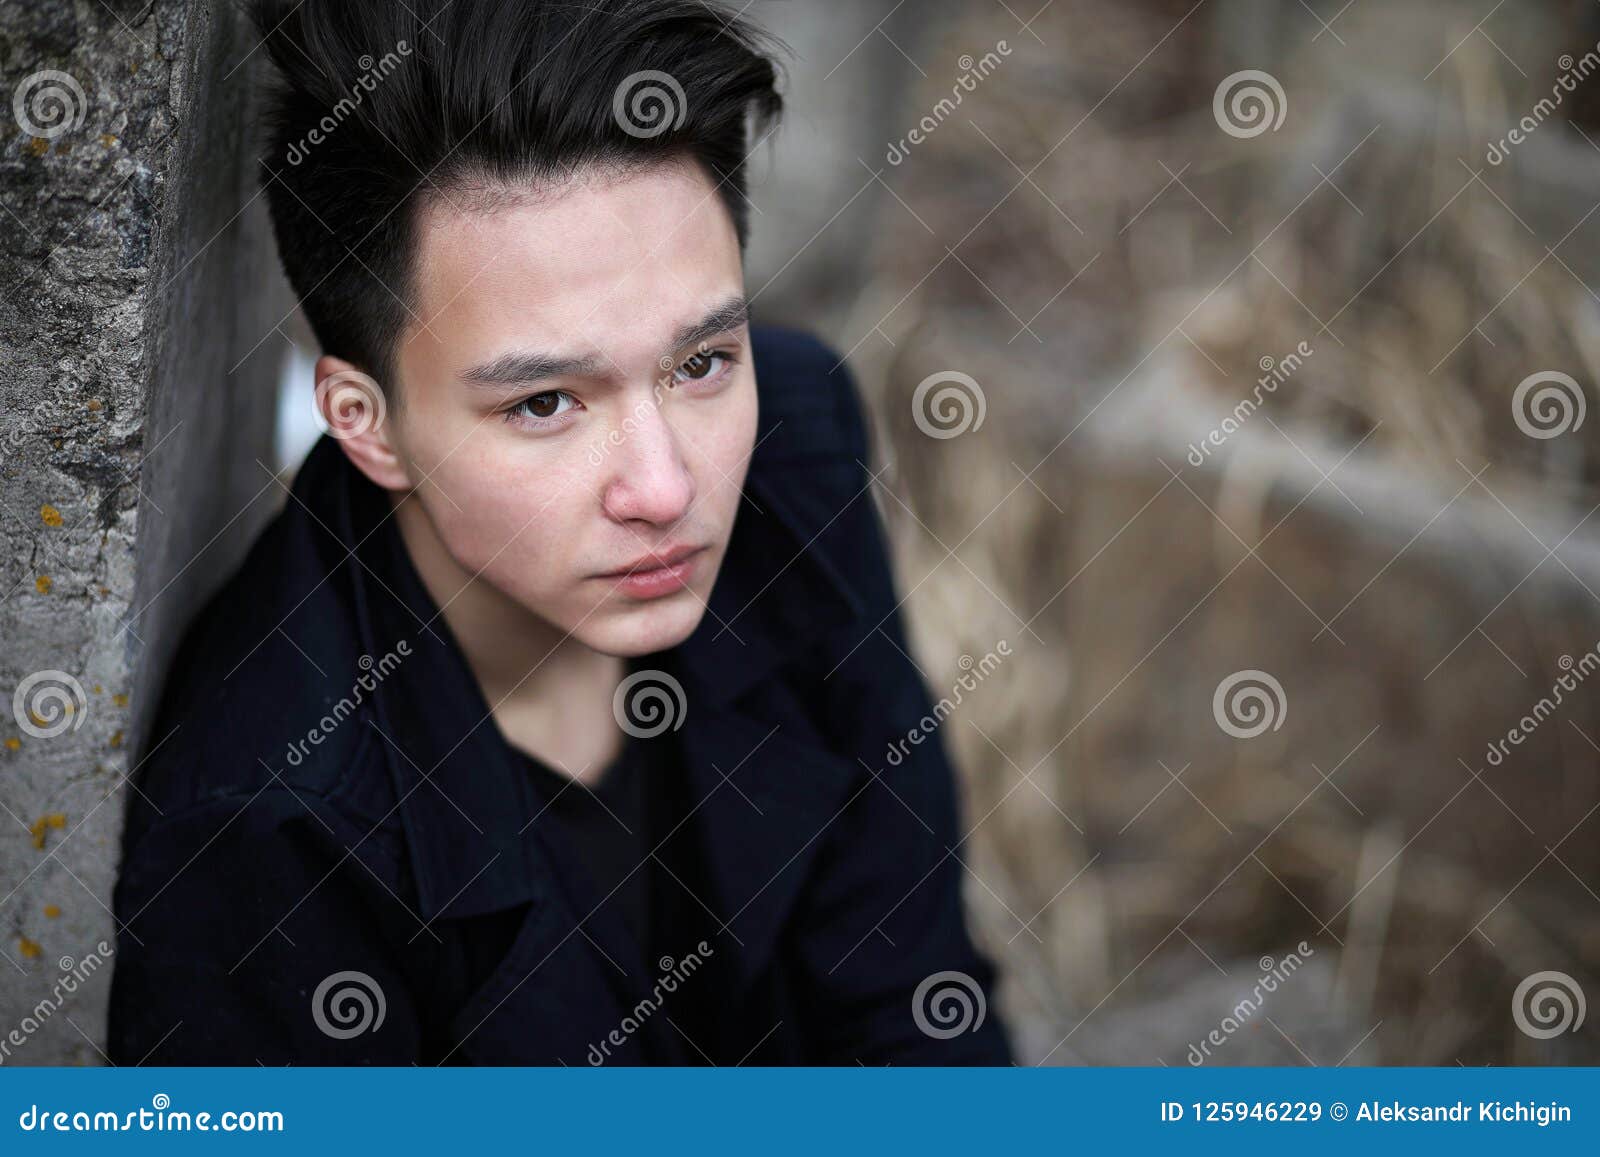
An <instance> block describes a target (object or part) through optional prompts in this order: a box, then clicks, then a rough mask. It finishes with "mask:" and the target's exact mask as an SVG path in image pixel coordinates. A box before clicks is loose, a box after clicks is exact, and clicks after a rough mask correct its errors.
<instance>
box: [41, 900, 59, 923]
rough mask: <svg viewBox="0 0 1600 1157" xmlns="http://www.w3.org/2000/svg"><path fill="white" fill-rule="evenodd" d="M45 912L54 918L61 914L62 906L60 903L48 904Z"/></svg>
mask: <svg viewBox="0 0 1600 1157" xmlns="http://www.w3.org/2000/svg"><path fill="white" fill-rule="evenodd" d="M44 914H45V915H46V916H48V917H49V918H50V919H52V920H54V919H56V918H57V917H59V916H60V915H61V907H60V905H58V904H46V905H45V906H44Z"/></svg>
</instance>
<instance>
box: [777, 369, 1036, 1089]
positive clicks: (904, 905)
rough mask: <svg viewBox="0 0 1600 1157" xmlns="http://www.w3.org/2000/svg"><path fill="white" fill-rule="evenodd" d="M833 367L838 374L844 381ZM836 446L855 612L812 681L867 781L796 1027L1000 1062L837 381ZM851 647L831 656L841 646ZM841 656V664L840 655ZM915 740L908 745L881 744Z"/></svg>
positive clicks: (853, 431) (824, 899)
mask: <svg viewBox="0 0 1600 1157" xmlns="http://www.w3.org/2000/svg"><path fill="white" fill-rule="evenodd" d="M844 374H845V371H842V370H841V371H839V372H838V376H844ZM839 385H840V388H841V392H842V400H841V403H840V411H841V414H842V417H841V422H842V424H843V427H844V429H845V430H846V431H847V436H846V442H847V443H848V447H849V451H848V458H847V459H846V464H845V465H843V466H841V467H840V468H839V469H840V471H841V472H842V473H843V474H844V475H847V476H848V481H849V483H850V485H849V488H848V490H847V491H846V490H844V488H843V487H841V491H840V492H841V494H842V495H843V497H841V499H840V502H841V504H843V503H844V502H846V501H847V500H848V499H849V496H851V495H859V497H856V498H855V499H854V501H851V502H850V503H849V505H848V506H844V513H843V514H842V515H841V516H840V517H839V518H838V519H837V520H836V523H835V527H834V528H833V530H834V531H836V532H837V535H838V537H837V538H835V539H834V540H833V546H832V547H831V548H830V549H836V550H838V551H839V552H840V553H839V554H837V555H836V557H840V558H845V559H849V560H850V562H849V566H850V571H851V574H852V576H854V578H855V581H856V585H857V587H858V589H860V590H861V591H862V592H863V594H864V595H865V601H866V603H867V606H866V615H865V617H864V618H863V619H862V621H861V622H860V623H859V624H858V625H857V626H856V627H854V628H853V629H851V630H850V631H848V632H847V635H848V636H849V637H846V638H843V639H841V640H839V641H838V642H837V644H836V645H835V646H833V647H830V648H829V650H830V651H833V652H836V654H833V655H832V656H831V657H830V659H829V662H830V664H835V663H837V664H839V665H838V666H837V668H836V669H835V670H834V672H833V673H832V674H831V675H830V676H829V677H828V678H827V679H826V680H825V681H824V683H823V688H824V692H825V696H824V698H825V702H826V704H827V708H826V709H827V711H828V712H829V715H830V721H831V723H832V724H833V725H834V728H835V734H836V735H840V736H842V737H843V741H844V742H845V743H846V744H848V745H849V746H850V747H851V748H852V750H849V751H846V752H845V753H844V754H846V755H848V756H849V757H851V758H852V759H858V760H859V761H860V763H861V764H862V765H864V767H865V769H866V771H865V772H864V773H863V774H870V778H869V779H868V780H867V782H866V783H865V785H864V786H863V787H862V789H861V790H860V791H859V792H857V794H856V795H855V796H854V798H853V799H852V801H851V802H850V804H849V805H848V806H847V807H846V808H845V810H844V811H843V813H841V814H840V815H839V816H838V817H837V818H836V820H835V821H834V822H833V823H832V824H831V825H830V827H829V829H828V834H827V843H826V844H825V846H824V847H823V848H822V849H821V851H820V852H819V857H818V863H819V868H818V871H817V874H816V877H815V878H814V880H813V881H812V883H811V885H810V886H809V888H808V890H807V893H806V897H805V899H804V901H803V917H802V919H803V927H804V928H805V932H804V934H803V947H802V956H803V958H804V970H805V975H806V977H807V984H806V987H807V989H808V993H807V999H808V1000H809V1002H810V1004H811V1006H812V1011H813V1013H814V1014H815V1015H814V1016H813V1017H812V1018H811V1024H810V1026H809V1028H810V1031H812V1032H813V1034H814V1037H815V1045H814V1047H815V1050H816V1053H817V1056H818V1059H819V1060H821V1061H823V1062H824V1063H831V1064H855V1063H856V1062H858V1061H859V1062H861V1063H863V1064H885V1063H889V1064H897V1065H903V1064H940V1065H976V1064H1002V1065H1003V1064H1009V1063H1011V1060H1012V1057H1011V1051H1010V1045H1009V1042H1008V1041H1007V1038H1006V1033H1005V1031H1004V1028H1003V1027H1002V1025H1001V1022H1000V1017H999V1010H998V1009H997V1008H996V1007H995V1006H994V1001H993V988H994V981H995V969H994V967H993V965H992V964H991V963H990V961H989V960H988V959H987V958H986V957H985V956H984V955H982V954H981V953H980V952H979V951H978V950H977V948H976V947H975V946H974V944H973V942H972V940H971V938H970V936H969V934H968V930H967V926H966V921H965V918H964V914H963V910H962V899H961V889H962V884H963V877H964V876H965V875H966V869H965V868H964V867H963V866H962V857H963V855H964V854H965V847H966V845H965V836H966V834H967V829H966V828H965V827H964V826H963V825H962V824H961V822H960V818H959V809H958V806H957V796H956V782H955V776H954V774H953V771H952V769H951V765H950V762H949V760H948V758H947V756H946V754H945V749H944V746H943V743H942V742H941V738H940V734H939V731H938V724H937V723H935V724H934V726H933V727H931V728H930V727H929V726H928V724H929V721H931V720H935V719H936V718H938V717H936V716H935V714H934V706H933V704H932V702H931V699H930V696H929V693H928V690H927V688H926V687H925V685H924V683H923V681H922V678H921V676H920V675H919V673H918V671H917V668H916V667H915V666H913V664H912V663H911V661H910V660H909V659H908V658H907V655H909V654H910V646H909V645H908V643H907V641H906V637H905V630H904V625H903V622H902V616H901V613H900V611H899V609H898V606H897V604H898V601H899V596H898V595H897V594H896V593H895V585H894V581H893V576H892V572H891V567H890V562H889V556H888V551H887V549H886V542H885V536H884V530H883V525H882V521H881V519H880V517H879V515H878V512H877V509H876V507H875V506H874V504H873V501H872V496H871V494H870V493H869V492H865V488H866V487H867V486H868V480H869V475H868V472H867V469H866V466H865V465H864V464H865V463H867V461H868V447H867V439H866V436H865V430H864V426H863V421H862V417H861V412H860V407H859V402H858V400H857V398H856V394H855V388H854V384H853V382H852V381H850V379H849V378H848V377H844V380H843V382H842V383H840V384H839ZM851 648H854V651H853V653H851V654H850V656H849V658H847V659H844V658H843V657H844V655H845V653H846V652H847V651H851ZM841 659H843V662H842V663H840V660H841ZM912 732H916V733H918V737H919V740H920V742H918V743H916V744H911V743H900V744H897V745H896V748H895V751H894V753H893V755H891V754H890V744H891V743H893V742H895V741H896V740H903V739H904V738H905V737H906V736H907V735H908V734H910V733H912Z"/></svg>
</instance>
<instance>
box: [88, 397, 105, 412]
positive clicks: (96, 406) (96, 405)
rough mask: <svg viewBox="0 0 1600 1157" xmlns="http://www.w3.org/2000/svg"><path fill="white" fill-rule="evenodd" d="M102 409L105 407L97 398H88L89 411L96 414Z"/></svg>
mask: <svg viewBox="0 0 1600 1157" xmlns="http://www.w3.org/2000/svg"><path fill="white" fill-rule="evenodd" d="M104 408H105V406H104V404H103V403H102V402H101V401H100V399H99V398H90V399H89V409H91V410H93V411H95V412H96V413H98V412H99V411H100V410H102V409H104Z"/></svg>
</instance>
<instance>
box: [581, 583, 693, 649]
mask: <svg viewBox="0 0 1600 1157" xmlns="http://www.w3.org/2000/svg"><path fill="white" fill-rule="evenodd" d="M705 613H706V608H705V604H704V603H702V602H701V601H700V599H698V598H696V597H695V593H694V592H693V591H692V590H690V589H684V590H680V591H678V592H676V593H675V594H672V595H667V596H665V597H663V598H659V599H651V600H649V601H648V602H639V603H634V604H632V605H631V606H621V607H617V608H616V609H611V608H607V610H605V611H604V612H602V613H601V614H598V615H595V616H594V617H592V618H591V619H590V620H589V621H588V622H587V623H585V624H584V625H583V627H582V628H580V630H579V631H578V632H576V636H577V637H578V638H580V639H581V640H582V642H583V643H584V644H585V645H587V646H589V647H592V648H593V649H594V650H596V651H600V652H602V653H603V654H607V655H615V656H616V657H617V658H619V659H632V658H636V657H637V656H639V655H652V654H655V653H656V652H658V651H666V650H669V649H671V648H673V647H676V646H677V645H678V644H679V643H681V642H683V641H684V640H685V639H687V638H688V637H689V636H690V635H692V634H693V633H694V630H695V628H696V627H698V626H699V625H700V621H701V619H703V618H704V617H705Z"/></svg>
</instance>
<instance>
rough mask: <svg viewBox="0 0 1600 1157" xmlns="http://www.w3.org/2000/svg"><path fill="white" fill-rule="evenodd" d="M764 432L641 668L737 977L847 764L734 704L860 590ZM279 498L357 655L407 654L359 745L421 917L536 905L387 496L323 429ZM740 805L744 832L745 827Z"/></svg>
mask: <svg viewBox="0 0 1600 1157" xmlns="http://www.w3.org/2000/svg"><path fill="white" fill-rule="evenodd" d="M763 400H764V401H765V399H763ZM767 410H768V407H766V406H763V426H764V427H765V426H766V425H767V422H768V421H770V420H771V419H768V417H767ZM775 420H776V421H777V422H779V423H781V421H782V418H781V417H780V418H777V419H775ZM769 432H771V430H770V428H766V429H763V430H762V431H759V432H758V439H759V440H758V443H757V447H758V448H757V450H756V453H755V454H754V455H753V456H752V460H751V464H750V469H749V471H748V472H747V477H746V483H745V489H744V495H743V501H742V502H741V504H740V509H739V512H738V515H737V517H736V520H735V524H734V529H733V532H732V535H731V539H730V542H729V547H728V550H727V552H726V555H725V558H724V561H723V565H722V568H721V571H720V572H719V575H718V579H717V582H716V584H715V586H714V588H713V591H712V594H711V597H710V599H709V600H708V607H709V610H708V613H707V614H706V615H705V616H704V618H703V619H702V621H701V623H700V625H699V626H698V628H697V629H696V630H695V632H694V633H693V634H692V635H691V636H690V637H689V638H688V639H686V640H685V641H684V642H683V643H681V644H679V645H678V646H677V647H675V648H672V649H671V650H669V651H667V652H663V653H661V654H659V655H655V656H648V657H646V658H645V660H642V661H640V663H641V665H645V666H655V667H659V668H661V669H663V670H666V671H668V672H669V673H672V674H673V675H674V677H676V678H679V679H680V681H681V682H682V684H683V686H684V688H685V700H686V703H687V710H686V712H685V716H684V721H683V725H682V729H681V731H680V732H679V739H680V742H681V751H682V753H683V757H684V759H685V764H686V773H687V775H688V778H689V784H690V796H691V799H692V800H693V801H695V802H694V804H693V806H694V807H695V814H694V822H695V824H696V830H697V831H698V832H699V834H700V838H701V842H702V846H703V849H704V854H705V856H706V857H707V860H708V866H709V868H710V873H709V874H710V877H711V880H712V886H713V888H714V890H715V892H716V896H715V897H714V899H713V901H712V904H713V907H714V908H715V909H716V910H717V914H718V917H719V919H720V920H722V921H724V922H725V923H726V926H727V927H728V929H729V930H731V931H732V932H733V934H734V936H735V937H736V938H737V939H738V941H739V942H740V944H742V945H743V947H742V948H741V949H740V950H739V955H740V956H741V957H742V958H743V962H744V963H745V964H746V966H747V968H748V969H749V970H754V969H755V968H757V967H759V964H760V962H761V961H762V960H764V958H765V957H766V955H767V954H768V953H769V952H770V950H771V948H772V946H773V943H774V942H775V940H776V937H777V934H778V932H779V930H780V928H781V925H782V923H783V919H784V917H785V914H786V912H787V910H788V908H789V906H790V904H791V903H792V901H793V898H794V894H795V892H796V891H797V889H798V886H799V882H800V880H801V878H802V875H803V873H804V870H805V867H806V865H807V864H808V863H809V861H810V856H811V854H812V853H813V852H814V851H815V848H816V846H817V844H818V843H819V842H820V841H819V840H818V836H819V835H820V834H821V832H822V830H823V829H824V828H825V827H826V825H827V823H828V822H829V821H830V819H831V817H832V816H833V815H835V814H837V811H838V809H839V807H840V806H841V805H842V804H843V802H844V801H845V799H846V798H847V797H848V795H849V790H850V787H851V785H852V784H853V783H854V782H856V781H857V780H858V779H859V775H858V769H857V768H856V766H855V763H854V761H853V760H846V759H843V758H841V757H839V756H837V755H834V754H833V753H831V752H829V751H827V750H825V749H824V748H822V747H821V746H819V745H818V744H817V743H815V742H813V741H811V740H810V739H809V738H808V737H807V736H806V735H805V734H804V733H803V730H802V729H801V728H799V727H796V726H793V725H792V724H791V725H789V726H785V723H784V722H783V721H782V720H775V719H774V718H773V717H772V716H771V715H770V714H767V713H764V712H763V711H762V710H761V709H760V708H750V707H743V706H741V705H740V700H741V698H745V697H750V693H751V692H753V691H755V690H757V689H758V688H759V687H760V686H761V685H762V684H763V683H764V682H766V681H768V680H770V679H773V678H774V677H775V676H776V675H777V674H778V673H779V671H780V669H781V668H782V667H783V666H784V665H785V664H786V663H788V662H790V661H792V660H794V659H796V658H798V657H799V654H800V652H801V651H802V650H803V649H804V648H806V647H807V646H809V645H810V644H812V643H814V642H815V641H816V640H817V639H818V638H819V637H820V636H821V634H822V633H824V632H826V631H829V630H833V629H836V628H839V627H841V626H843V625H846V624H848V623H850V622H852V621H854V620H856V619H859V618H861V617H862V616H863V615H864V601H863V599H862V596H861V594H860V593H859V592H858V590H857V589H856V588H855V587H853V586H852V585H851V583H850V582H849V580H848V579H847V578H846V576H845V575H844V574H843V573H842V572H841V570H840V568H839V567H838V566H837V565H836V564H835V563H834V562H833V561H831V560H830V559H829V558H828V557H826V555H825V554H824V553H823V552H822V551H821V550H820V549H818V548H817V547H816V546H815V542H816V540H817V538H818V536H819V533H820V530H821V528H823V527H824V526H825V525H826V524H828V523H829V522H830V521H831V520H832V519H833V518H835V517H837V515H838V513H839V512H838V511H837V510H832V509H828V506H829V503H828V500H827V498H826V497H825V496H823V495H821V494H820V493H817V489H818V488H816V487H812V486H807V485H805V484H804V483H803V481H800V480H796V479H794V478H791V477H785V476H784V473H783V471H784V466H783V464H782V463H781V462H774V461H770V460H768V459H767V458H765V457H764V456H763V453H762V449H761V446H762V445H763V444H764V443H765V442H766V438H765V437H764V435H765V434H766V433H769ZM295 490H296V491H297V493H298V494H299V495H300V497H301V499H302V501H303V502H304V503H306V504H307V508H308V509H310V510H312V511H313V512H314V513H316V514H317V515H318V517H319V518H321V519H322V520H323V522H324V525H326V526H327V527H328V528H329V529H330V530H332V531H333V532H334V535H335V536H336V537H337V538H338V539H339V540H340V543H341V545H342V546H343V547H344V549H345V550H346V551H348V552H349V553H350V555H351V558H352V562H351V565H350V586H349V587H348V588H346V589H348V590H350V591H351V593H352V598H353V603H354V606H353V614H354V619H355V622H356V629H357V632H358V635H359V639H360V645H361V647H362V648H363V650H364V655H365V656H367V657H370V659H371V660H372V661H373V662H377V661H378V660H379V658H380V656H384V655H387V654H389V653H390V652H392V651H395V649H396V647H397V646H398V645H399V644H400V643H401V641H405V642H406V644H407V646H408V648H409V650H410V654H409V655H408V656H407V657H406V658H405V660H404V661H403V662H401V663H399V665H398V666H396V667H394V668H393V669H392V671H391V672H390V673H389V674H388V675H387V677H386V678H385V679H383V681H381V682H380V683H378V685H377V688H376V690H375V691H374V692H373V694H372V703H373V707H374V713H375V717H376V720H375V721H376V730H377V732H378V734H377V735H376V736H373V737H371V741H373V742H376V743H378V744H381V746H382V748H383V750H384V756H385V761H386V763H387V764H388V767H389V770H390V774H391V777H392V785H393V789H394V791H395V792H396V795H397V797H398V798H399V800H400V801H401V802H400V804H399V812H400V814H401V818H402V824H403V829H404V833H405V839H406V843H407V846H408V849H409V852H410V855H411V858H412V865H413V869H414V871H415V875H416V883H417V888H418V901H419V906H420V916H421V918H422V919H423V920H425V921H432V920H434V919H435V918H438V917H446V918H450V917H466V916H472V915H477V914H481V913H485V912H490V911H495V910H498V909H502V908H505V907H508V906H510V905H512V904H516V903H520V902H523V901H527V900H532V901H539V900H542V899H546V898H549V896H550V895H551V881H552V879H553V873H552V865H551V861H550V858H549V855H550V853H549V850H548V848H547V847H546V846H545V845H544V843H543V841H542V840H541V839H539V838H538V837H537V836H536V834H535V829H529V828H527V826H526V825H527V817H530V816H532V815H534V814H535V812H536V810H537V805H536V804H535V801H534V799H533V795H532V789H531V787H530V785H529V784H528V782H527V778H526V771H525V768H524V767H523V766H522V763H521V756H520V753H517V752H516V751H515V750H514V749H513V748H511V747H510V745H509V744H507V743H506V742H505V740H504V738H503V737H502V735H501V734H500V731H499V729H498V727H497V726H496V725H495V723H494V721H493V719H492V718H491V717H490V714H489V707H488V704H487V702H486V701H485V699H484V697H483V694H482V692H481V690H480V689H479V687H478V685H477V681H476V679H475V677H474V676H473V675H472V673H471V671H470V668H469V667H468V666H467V663H466V660H465V658H464V656H463V654H462V652H461V650H460V648H459V645H458V644H457V643H456V641H455V639H454V637H453V635H452V633H451V631H450V629H449V626H448V624H447V623H446V621H445V619H444V618H443V616H442V615H440V614H439V612H438V609H437V606H436V604H435V603H434V601H433V600H432V598H431V596H430V595H429V594H428V592H427V590H426V588H425V587H424V586H423V584H422V581H421V579H420V577H419V576H418V574H417V572H416V570H415V568H414V566H413V564H412V563H411V560H410V558H409V555H408V554H407V552H406V550H405V548H404V545H403V541H402V539H401V537H400V535H399V533H398V529H397V528H396V527H395V525H394V521H393V519H392V518H390V517H389V513H390V508H389V503H388V500H387V497H386V496H385V495H384V493H383V491H382V490H381V489H379V488H378V487H377V486H375V485H374V484H372V483H371V482H370V481H369V480H367V479H366V478H365V476H364V475H362V474H361V473H360V471H359V470H357V469H356V468H355V467H354V465H353V464H351V463H350V462H349V460H348V459H347V458H346V457H345V455H344V453H343V452H342V450H341V449H340V448H339V446H338V445H337V444H336V443H335V442H334V440H333V439H331V438H330V437H327V436H324V437H323V438H322V439H321V441H320V442H319V443H318V444H317V445H316V447H315V448H314V449H313V450H312V452H311V454H310V455H309V457H308V458H307V460H306V463H305V465H304V466H303V467H302V469H301V471H300V475H299V477H298V478H297V479H296V483H295ZM852 501H868V499H866V498H865V497H863V496H857V497H856V498H854V499H852ZM813 507H815V508H814V509H813ZM319 508H320V509H319ZM729 783H734V784H737V785H738V790H737V791H736V790H733V789H732V788H730V787H729V786H728V785H729ZM752 807H755V808H757V809H758V811H759V813H760V815H761V817H762V820H761V822H760V823H752V818H753V816H752V813H751V811H750V809H751V808H752ZM747 978H748V977H747Z"/></svg>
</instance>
